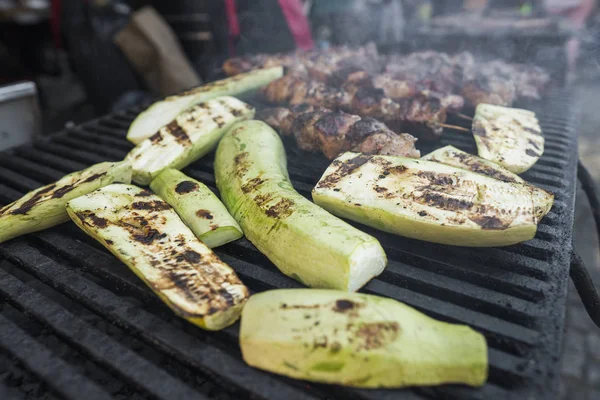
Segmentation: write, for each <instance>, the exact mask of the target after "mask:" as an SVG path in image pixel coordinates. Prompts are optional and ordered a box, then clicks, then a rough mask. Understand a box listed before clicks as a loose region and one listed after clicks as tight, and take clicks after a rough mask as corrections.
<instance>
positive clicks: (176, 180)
mask: <svg viewBox="0 0 600 400" xmlns="http://www.w3.org/2000/svg"><path fill="white" fill-rule="evenodd" d="M150 189H152V190H153V191H154V193H156V194H158V195H159V196H160V197H161V198H162V199H163V200H164V201H166V202H167V203H169V204H170V205H171V206H172V207H173V208H174V209H175V211H176V212H177V214H179V216H180V217H181V219H182V220H183V222H185V224H186V225H187V226H188V227H189V228H190V229H191V230H192V232H194V234H195V235H196V237H197V238H198V239H200V240H201V241H202V243H204V244H205V245H207V246H208V247H210V248H214V247H218V246H221V245H224V244H225V243H229V242H232V241H234V240H237V239H239V238H241V237H242V236H243V235H244V234H243V233H242V228H240V226H239V225H238V223H237V222H236V221H235V219H234V218H233V217H232V216H231V215H230V214H229V211H227V208H225V206H224V205H223V203H221V200H219V198H218V197H217V196H215V194H214V193H213V192H212V191H211V190H210V189H209V188H208V187H206V185H204V184H202V183H201V182H198V181H197V180H195V179H192V178H190V177H189V176H187V175H185V174H184V173H183V172H180V171H177V170H175V169H166V170H164V171H163V172H161V173H160V175H158V176H157V177H156V178H154V179H153V180H152V183H150Z"/></svg>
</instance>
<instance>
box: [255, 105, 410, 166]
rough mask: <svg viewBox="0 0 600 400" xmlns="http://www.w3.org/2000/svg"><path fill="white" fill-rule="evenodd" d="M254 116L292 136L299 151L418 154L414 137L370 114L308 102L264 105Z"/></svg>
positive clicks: (280, 132)
mask: <svg viewBox="0 0 600 400" xmlns="http://www.w3.org/2000/svg"><path fill="white" fill-rule="evenodd" d="M257 117H258V118H259V119H262V120H263V121H265V122H266V123H267V124H269V125H270V126H271V127H272V128H273V129H275V130H276V131H277V132H278V133H279V134H280V135H281V136H292V137H294V138H295V139H296V143H297V144H298V147H300V148H301V149H302V150H307V151H319V150H320V151H321V152H322V153H323V154H324V155H325V157H327V158H329V159H330V160H331V159H333V158H335V157H336V156H337V155H338V154H339V153H341V152H343V151H348V150H352V151H356V152H360V153H366V154H381V155H395V156H403V157H411V158H419V157H420V152H419V150H417V149H415V142H416V141H417V139H416V138H415V137H413V136H411V135H409V134H407V133H401V134H399V135H398V134H396V133H394V132H392V131H391V130H390V129H389V128H388V127H387V126H385V124H383V123H382V122H380V121H377V120H375V119H373V118H370V117H364V118H361V117H359V116H357V115H352V114H347V113H345V112H342V111H331V110H328V109H326V108H324V107H318V106H312V105H309V104H300V105H294V106H291V107H290V108H284V107H273V108H267V109H263V110H262V111H259V113H258V115H257Z"/></svg>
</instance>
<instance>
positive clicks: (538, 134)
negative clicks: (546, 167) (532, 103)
mask: <svg viewBox="0 0 600 400" xmlns="http://www.w3.org/2000/svg"><path fill="white" fill-rule="evenodd" d="M473 135H474V136H475V143H476V144H477V151H478V153H479V156H480V157H481V158H485V159H486V160H490V161H493V162H495V163H496V164H499V165H501V166H503V167H504V168H506V169H508V170H509V171H511V172H514V173H515V174H520V173H522V172H525V171H527V170H528V169H529V168H531V167H532V166H533V164H535V163H536V162H537V160H538V159H539V158H540V157H541V156H542V154H543V153H544V137H543V136H542V129H541V128H540V124H539V122H538V120H537V118H536V117H535V113H534V112H532V111H528V110H522V109H519V108H510V107H502V106H496V105H491V104H479V105H478V106H477V108H476V109H475V117H474V118H473Z"/></svg>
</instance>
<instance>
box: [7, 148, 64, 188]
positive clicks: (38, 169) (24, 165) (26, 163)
mask: <svg viewBox="0 0 600 400" xmlns="http://www.w3.org/2000/svg"><path fill="white" fill-rule="evenodd" d="M0 165H2V166H4V167H6V168H10V169H11V170H14V171H20V172H21V173H24V174H27V175H29V176H32V177H33V178H34V179H36V180H39V181H40V182H44V183H45V184H47V183H50V182H54V181H57V180H59V179H60V178H62V177H63V176H65V174H64V173H63V172H62V171H57V170H55V169H53V168H49V167H47V166H44V165H41V164H38V163H36V162H34V161H31V160H27V159H23V158H19V157H16V156H13V155H10V154H4V155H3V156H2V158H1V159H0Z"/></svg>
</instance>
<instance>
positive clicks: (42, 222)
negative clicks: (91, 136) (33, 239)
mask: <svg viewBox="0 0 600 400" xmlns="http://www.w3.org/2000/svg"><path fill="white" fill-rule="evenodd" d="M113 182H123V183H129V182H131V164H129V163H128V162H103V163H100V164H96V165H92V166H91V167H89V168H86V169H84V170H82V171H77V172H73V173H72V174H69V175H66V176H64V177H63V178H61V179H59V180H58V181H56V182H54V183H51V184H49V185H46V186H42V187H41V188H39V189H36V190H33V191H31V192H29V193H27V194H26V195H25V196H23V197H21V198H20V199H19V200H17V201H15V202H13V203H11V204H9V205H7V206H4V207H2V208H0V243H2V242H4V241H6V240H9V239H12V238H14V237H17V236H21V235H25V234H27V233H31V232H36V231H41V230H42V229H47V228H50V227H53V226H54V225H58V224H61V223H63V222H66V221H68V220H69V216H68V215H67V210H66V209H65V205H66V204H67V202H68V201H69V200H71V199H74V198H76V197H79V196H82V195H84V194H87V193H89V192H92V191H94V190H96V189H98V188H100V187H102V186H106V185H110V184H111V183H113Z"/></svg>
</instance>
